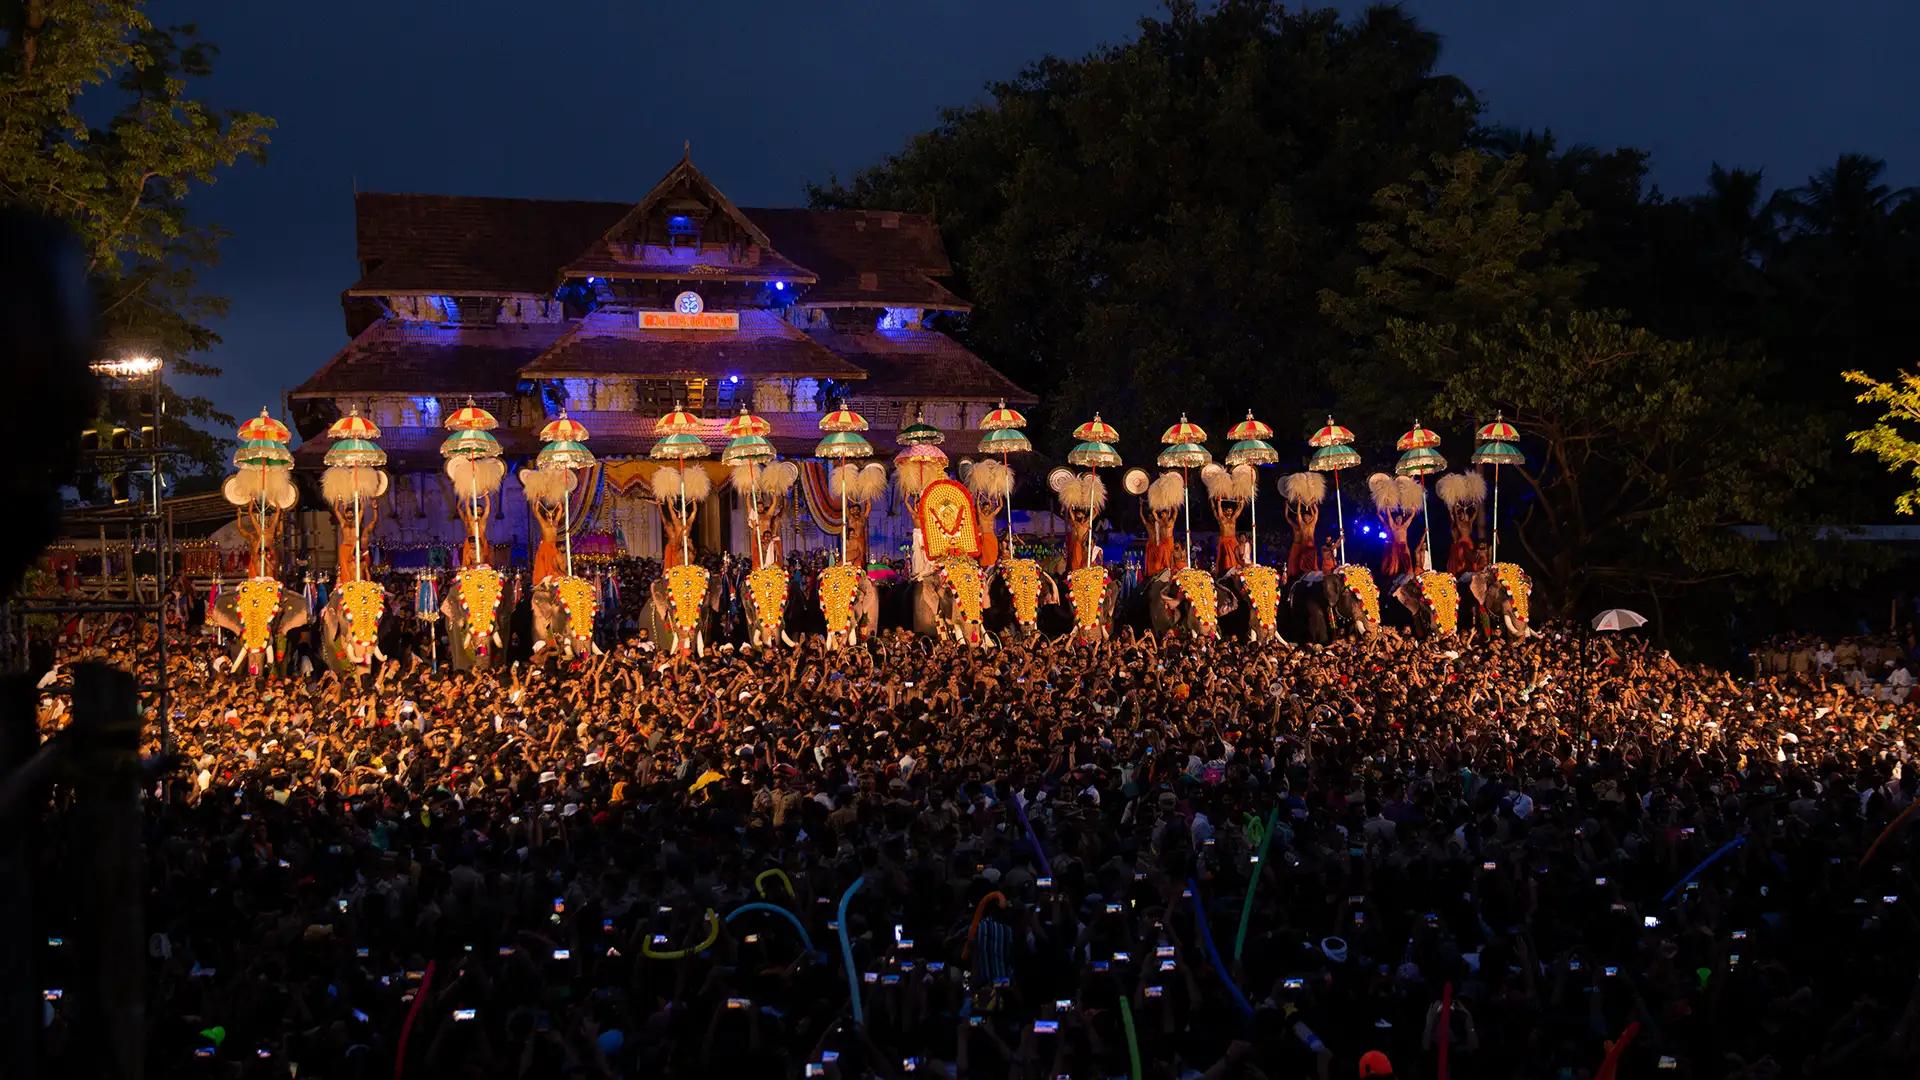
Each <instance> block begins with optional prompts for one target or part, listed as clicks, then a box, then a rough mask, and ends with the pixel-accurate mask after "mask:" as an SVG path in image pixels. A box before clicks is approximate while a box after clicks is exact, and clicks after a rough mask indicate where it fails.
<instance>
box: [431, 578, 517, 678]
mask: <svg viewBox="0 0 1920 1080" xmlns="http://www.w3.org/2000/svg"><path fill="white" fill-rule="evenodd" d="M506 594H507V580H506V578H505V576H503V575H502V574H501V573H500V571H498V570H495V569H494V568H493V567H491V566H469V567H467V568H465V569H463V570H460V571H458V572H456V573H455V574H454V575H453V581H452V582H451V583H450V584H449V585H448V586H447V595H446V597H445V598H444V599H442V600H441V601H440V614H441V616H442V617H444V618H445V619H446V620H447V654H448V660H449V661H450V662H451V663H452V664H453V669H454V670H455V671H471V670H473V669H475V668H484V667H488V666H490V665H492V664H493V662H494V660H495V659H496V658H497V656H498V655H499V652H500V650H501V649H503V648H505V644H506V643H505V642H504V641H503V640H502V638H501V636H500V618H501V615H502V613H503V612H506V611H510V610H511V607H510V606H509V605H508V604H507V602H506V601H507V596H506Z"/></svg>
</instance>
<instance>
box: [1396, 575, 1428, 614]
mask: <svg viewBox="0 0 1920 1080" xmlns="http://www.w3.org/2000/svg"><path fill="white" fill-rule="evenodd" d="M1393 598H1394V599H1395V600H1398V601H1400V602H1401V603H1402V604H1404V605H1406V608H1407V610H1408V611H1411V612H1413V613H1414V614H1416V615H1418V614H1419V613H1420V605H1421V603H1422V602H1423V600H1424V599H1425V598H1424V597H1422V596H1421V595H1420V578H1419V577H1418V576H1417V575H1410V576H1409V577H1408V578H1407V580H1406V581H1405V582H1404V583H1403V584H1401V586H1400V587H1399V588H1397V589H1395V590H1393Z"/></svg>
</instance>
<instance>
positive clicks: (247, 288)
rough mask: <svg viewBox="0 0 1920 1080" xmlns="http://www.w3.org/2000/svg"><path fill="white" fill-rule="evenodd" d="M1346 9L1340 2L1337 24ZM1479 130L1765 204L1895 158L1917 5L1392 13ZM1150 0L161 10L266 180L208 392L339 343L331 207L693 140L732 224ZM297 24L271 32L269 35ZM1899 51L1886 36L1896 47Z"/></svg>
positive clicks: (513, 186) (571, 167)
mask: <svg viewBox="0 0 1920 1080" xmlns="http://www.w3.org/2000/svg"><path fill="white" fill-rule="evenodd" d="M1339 6H1340V7H1342V8H1343V9H1346V10H1350V11H1351V10H1357V9H1358V8H1360V7H1362V6H1364V5H1361V4H1356V3H1342V4H1340V5H1339ZM1406 6H1407V7H1409V8H1410V9H1411V10H1413V11H1414V12H1416V13H1417V14H1418V15H1419V16H1420V17H1421V18H1422V19H1423V20H1424V21H1425V22H1426V23H1427V25H1428V26H1430V27H1431V28H1433V29H1435V30H1437V31H1438V32H1439V33H1440V34H1442V35H1443V37H1444V41H1445V46H1444V51H1443V54H1442V58H1441V66H1442V69H1443V70H1446V71H1449V72H1451V73H1454V74H1457V75H1459V76H1461V77H1462V78H1464V79H1465V80H1466V81H1467V82H1468V83H1469V84H1470V85H1472V86H1473V88H1474V89H1475V90H1476V91H1477V92H1479V93H1480V94H1481V95H1482V97H1483V98H1484V99H1485V101H1486V102H1487V103H1488V119H1489V121H1490V122H1493V123H1499V124H1505V125H1509V126H1513V127H1519V128H1542V127H1551V128H1552V129H1553V130H1554V131H1555V132H1556V133H1557V134H1558V135H1559V136H1560V137H1561V139H1562V140H1563V142H1567V143H1572V142H1582V143H1589V144H1592V145H1595V146H1599V147H1603V148H1606V147H1613V146H1617V145H1633V146H1639V147H1642V148H1645V149H1647V150H1649V151H1651V152H1652V154H1653V162H1652V167H1653V178H1654V181H1655V182H1656V183H1657V184H1658V185H1659V186H1660V187H1661V188H1662V189H1663V190H1665V191H1667V192H1670V193H1687V192H1691V191H1694V190H1696V189H1697V188H1698V187H1699V186H1700V178H1701V177H1702V176H1704V175H1705V173H1706V170H1707V167H1708V165H1709V164H1710V163H1712V162H1715V161H1719V162H1722V163H1725V164H1728V165H1739V166H1743V167H1748V168H1764V169H1765V170H1766V172H1767V176H1768V179H1769V181H1770V182H1773V183H1776V184H1783V185H1791V184H1795V183H1798V182H1800V181H1801V180H1802V179H1803V178H1805V177H1806V176H1807V175H1808V174H1809V173H1810V172H1812V171H1813V170H1815V169H1817V168H1819V167H1820V166H1822V165H1824V164H1827V163H1830V162H1831V161H1832V160H1833V159H1834V157H1835V156H1837V155H1838V154H1840V153H1842V152H1846V151H1854V150H1858V151H1864V152H1867V153H1872V154H1875V155H1878V156H1880V157H1884V158H1885V159H1887V162H1888V173H1889V179H1890V180H1891V181H1892V182H1894V183H1895V184H1904V183H1910V182H1913V181H1914V180H1915V178H1916V177H1915V173H1916V166H1920V112H1916V111H1915V110H1914V108H1913V103H1914V102H1915V101H1916V100H1920V65H1916V64H1914V63H1913V62H1912V61H1911V56H1910V51H1911V50H1910V48H1909V46H1910V45H1911V43H1912V42H1913V41H1915V40H1920V5H1913V4H1911V3H1909V2H1902V0H1850V2H1833V3H1826V4H1817V5H1809V4H1807V3H1805V2H1804V0H1802V2H1798V3H1788V2H1785V0H1741V2H1739V3H1725V2H1718V0H1693V2H1687V0H1664V2H1662V0H1611V2H1609V3H1606V4H1598V5H1595V4H1582V5H1574V4H1562V3H1542V2H1540V0H1475V2H1473V3H1470V4H1465V3H1459V2H1452V3H1446V2H1427V3H1411V4H1408V5H1406ZM1156 10H1159V5H1158V3H1157V2H1156V0H964V2H961V3H953V2H951V0H948V2H929V0H816V2H814V3H810V4H793V3H777V4H776V3H765V2H761V0H734V2H732V3H721V2H716V0H697V2H696V0H598V2H593V0H573V2H570V3H569V2H555V3H548V4H535V5H528V4H525V3H505V2H501V0H431V2H430V0H334V2H332V3H329V4H326V5H321V6H318V7H316V6H312V5H300V6H293V7H289V6H287V5H284V4H280V3H237V2H229V3H223V4H207V3H204V2H201V3H193V2H190V0H162V2H160V3H158V4H156V6H155V9H154V15H155V17H156V18H157V19H159V20H162V21H170V22H178V21H185V20H189V19H191V20H195V21H197V22H198V23H199V24H200V26H201V28H202V31H203V33H204V34H205V35H206V36H208V37H209V38H210V39H211V40H213V41H214V42H215V43H217V44H218V45H219V46H220V47H221V49H222V50H223V51H222V55H221V57H220V60H219V63H218V70H217V71H216V73H215V75H214V76H213V78H212V79H210V80H208V81H207V83H206V84H205V85H204V86H203V88H202V89H201V91H200V93H201V95H202V96H203V97H205V98H206V99H208V100H209V101H210V102H211V103H212V104H214V105H217V106H221V107H231V108H247V109H255V110H258V111H261V112H265V113H267V114H268V115H271V116H273V117H275V118H276V119H277V120H278V121H279V125H280V126H279V129H278V130H277V131H276V132H274V135H273V144H272V147H271V150H270V156H269V160H268V161H267V163H266V164H265V165H264V166H254V165H246V166H241V167H237V168H235V169H233V170H230V171H229V172H227V173H225V174H223V175H222V176H221V178H220V180H219V182H218V183H217V184H216V185H215V186H213V187H211V188H207V189H203V190H202V191H201V192H200V193H199V194H198V195H196V197H195V202H194V208H195V212H196V213H198V214H201V215H204V217H205V218H206V219H207V220H211V221H216V222H219V223H220V224H222V225H224V226H225V227H227V228H228V229H229V230H231V232H232V234H233V235H232V236H231V238H229V239H228V241H227V242H226V244H225V246H224V249H223V257H222V263H221V265H220V266H219V267H217V268H215V269H214V270H213V271H211V272H209V273H208V274H207V275H206V278H205V280H206V283H207V285H208V286H209V287H210V288H211V289H212V290H213V291H216V292H219V293H222V294H225V295H227V296H229V297H230V298H231V299H232V303H233V308H232V311H231V313H230V314H229V315H228V317H227V318H226V319H224V320H223V321H222V322H221V323H220V324H219V325H218V329H219V331H220V333H221V334H222V335H223V336H224V337H225V339H226V340H225V343H224V344H223V345H222V346H220V348H219V349H218V350H216V351H215V353H214V354H213V355H212V356H211V359H212V361H213V362H214V363H217V364H219V365H221V366H222V367H224V368H225V369H226V372H227V374H226V375H225V376H224V377H222V378H221V379H219V380H218V381H217V382H215V383H214V384H213V385H211V386H210V387H209V388H208V389H209V391H210V392H211V394H212V396H213V397H214V398H215V399H216V400H217V401H218V402H219V403H220V404H221V405H222V406H224V407H225V408H226V409H227V410H228V411H230V412H233V413H235V414H237V415H245V414H247V413H250V412H253V411H255V410H257V409H258V408H259V407H260V406H261V405H262V404H267V403H273V404H274V405H275V408H276V410H277V408H278V402H279V400H280V392H281V390H283V389H285V388H287V387H290V386H292V385H294V384H295V383H298V382H299V381H300V380H301V379H303V378H305V376H306V375H307V374H308V373H309V372H311V371H313V370H314V369H315V368H317V367H319V365H320V364H322V363H323V362H325V360H326V359H327V358H328V357H329V356H330V355H332V353H333V352H334V351H335V350H336V349H338V348H339V347H340V346H341V345H342V344H343V343H344V342H345V330H344V328H343V326H342V323H341V316H340V305H339V294H340V290H342V289H343V288H345V287H346V286H347V285H348V284H350V283H351V282H352V281H353V280H354V278H355V277H356V273H355V266H354V261H353V214H352V192H353V189H354V186H355V184H356V183H357V184H358V186H359V188H360V190H362V191H419V192H443V193H449V194H474V195H519V196H536V197H570V198H594V199H637V198H639V196H640V195H642V194H644V193H645V192H646V190H647V189H648V188H649V187H650V186H652V184H653V183H654V181H656V180H658V179H659V177H660V176H661V174H663V173H664V172H665V171H666V170H667V169H668V168H669V167H671V166H672V164H673V162H674V161H675V160H676V159H677V157H678V155H679V152H680V145H681V142H682V140H687V139H690V140H691V141H692V143H693V153H694V160H695V161H696V162H697V163H698V164H699V165H700V167H701V168H702V169H704V170H705V171H706V172H707V174H708V175H709V176H711V177H713V179H714V181H715V182H716V183H718V184H719V185H720V187H721V188H722V190H725V191H726V192H727V193H728V194H729V195H731V196H732V197H733V198H734V200H735V201H737V202H739V203H742V204H745V205H782V204H793V203H797V202H798V201H799V200H800V199H801V197H802V193H803V187H804V185H805V183H806V182H807V181H809V180H822V179H825V178H826V177H828V176H829V175H830V174H832V173H835V172H838V173H840V174H842V175H844V174H847V173H851V172H853V171H854V170H856V169H858V168H860V167H861V166H863V165H866V164H868V163H871V162H873V161H874V160H876V159H878V158H879V157H880V156H881V155H883V154H885V153H886V152H888V151H890V150H892V149H894V148H896V147H898V146H899V145H900V144H901V143H902V141H903V140H904V139H905V138H906V137H907V136H908V135H910V134H912V133H913V132H915V131H919V130H922V129H924V128H926V127H928V126H929V125H930V124H931V123H932V122H933V121H934V119H935V116H936V112H937V110H938V109H939V108H940V107H941V106H943V105H953V104H963V103H965V102H968V101H971V100H974V99H976V98H978V97H979V96H980V95H981V87H982V86H983V85H984V84H985V83H986V82H988V81H989V80H992V79H996V78H1002V77H1006V76H1009V75H1011V74H1013V73H1014V72H1015V71H1017V70H1018V69H1019V68H1020V67H1021V66H1022V65H1023V64H1024V63H1026V62H1027V61H1030V60H1033V59H1036V58H1038V57H1040V56H1042V55H1043V54H1046V53H1049V52H1051V53H1056V54H1062V55H1079V54H1081V53H1084V52H1086V51H1087V50H1089V49H1091V48H1093V47H1095V46H1097V45H1099V44H1102V43H1109V42H1115V41H1119V40H1122V39H1124V38H1126V37H1128V36H1130V35H1131V32H1132V28H1133V25H1134V23H1135V21H1136V20H1137V19H1138V18H1139V17H1140V16H1141V15H1142V14H1146V13H1150V12H1153V11H1156ZM290 12H297V13H298V17H297V18H295V17H291V16H290V15H289V13H290ZM1903 41H1904V42H1907V43H1908V45H1907V46H1903V45H1901V44H1900V43H1901V42H1903Z"/></svg>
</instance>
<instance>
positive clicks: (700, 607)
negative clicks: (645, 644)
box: [641, 563, 721, 656]
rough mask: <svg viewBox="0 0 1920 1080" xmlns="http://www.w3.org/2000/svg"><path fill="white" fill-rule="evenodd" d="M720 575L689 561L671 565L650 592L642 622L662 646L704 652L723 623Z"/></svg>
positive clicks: (649, 634) (670, 648)
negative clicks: (717, 575)
mask: <svg viewBox="0 0 1920 1080" xmlns="http://www.w3.org/2000/svg"><path fill="white" fill-rule="evenodd" d="M720 601H721V596H720V579H719V578H718V577H715V576H714V575H713V574H710V573H708V572H707V570H706V568H705V567H702V566H695V565H692V564H690V563H688V564H682V565H680V566H675V567H672V568H670V569H669V570H668V571H667V572H666V573H665V574H663V575H662V576H661V577H660V578H659V579H658V580H656V581H655V582H654V583H653V587H652V589H651V590H650V591H649V593H648V597H647V606H646V611H645V614H644V615H643V617H642V621H641V626H642V627H643V628H644V629H645V630H646V631H647V635H648V636H649V637H651V638H652V639H653V640H654V641H657V642H659V643H660V647H661V648H663V649H666V650H668V651H670V652H675V653H688V652H690V653H693V654H695V655H697V656H705V655H706V651H707V642H709V641H717V640H718V633H719V626H720Z"/></svg>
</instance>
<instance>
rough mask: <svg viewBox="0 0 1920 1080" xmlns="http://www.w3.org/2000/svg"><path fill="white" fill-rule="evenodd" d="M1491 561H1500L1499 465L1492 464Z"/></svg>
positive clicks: (1497, 463) (1496, 463)
mask: <svg viewBox="0 0 1920 1080" xmlns="http://www.w3.org/2000/svg"><path fill="white" fill-rule="evenodd" d="M1492 528H1493V561H1494V562H1496V563H1497V562H1499V561H1500V463H1499V462H1497V461H1496V462H1494V463H1493V526H1492Z"/></svg>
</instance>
